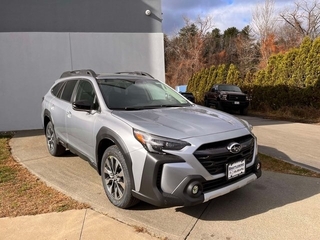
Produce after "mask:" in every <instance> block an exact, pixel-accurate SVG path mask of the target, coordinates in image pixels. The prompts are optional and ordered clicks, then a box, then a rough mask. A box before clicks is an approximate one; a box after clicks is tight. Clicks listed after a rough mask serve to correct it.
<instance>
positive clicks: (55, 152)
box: [46, 121, 66, 156]
mask: <svg viewBox="0 0 320 240" xmlns="http://www.w3.org/2000/svg"><path fill="white" fill-rule="evenodd" d="M46 139H47V148H48V151H49V153H50V154H51V155H52V156H60V155H62V154H63V153H64V152H65V151H66V149H65V147H64V146H62V145H61V144H59V143H58V139H57V137H56V133H55V131H54V126H53V123H52V122H51V121H50V122H48V124H47V126H46Z"/></svg>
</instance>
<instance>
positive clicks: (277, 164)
mask: <svg viewBox="0 0 320 240" xmlns="http://www.w3.org/2000/svg"><path fill="white" fill-rule="evenodd" d="M259 159H260V161H261V163H262V170H267V171H272V172H279V173H287V174H294V175H300V176H307V177H317V178H320V174H319V173H316V172H313V171H311V170H308V169H305V168H302V167H299V166H296V165H293V164H291V163H287V162H284V161H282V160H278V159H275V158H272V157H269V156H267V155H264V154H262V153H259Z"/></svg>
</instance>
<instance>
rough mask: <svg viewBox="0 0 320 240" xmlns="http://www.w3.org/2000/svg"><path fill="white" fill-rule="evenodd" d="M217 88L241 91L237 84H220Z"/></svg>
mask: <svg viewBox="0 0 320 240" xmlns="http://www.w3.org/2000/svg"><path fill="white" fill-rule="evenodd" d="M218 90H219V91H228V92H241V89H240V88H239V87H238V86H234V85H220V86H218Z"/></svg>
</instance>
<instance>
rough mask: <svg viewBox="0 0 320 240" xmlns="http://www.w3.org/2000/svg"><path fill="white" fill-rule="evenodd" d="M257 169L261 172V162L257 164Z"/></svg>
mask: <svg viewBox="0 0 320 240" xmlns="http://www.w3.org/2000/svg"><path fill="white" fill-rule="evenodd" d="M256 168H257V170H259V169H260V168H261V164H260V163H259V162H258V163H257V167H256Z"/></svg>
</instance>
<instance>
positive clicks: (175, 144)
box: [133, 129, 190, 154]
mask: <svg viewBox="0 0 320 240" xmlns="http://www.w3.org/2000/svg"><path fill="white" fill-rule="evenodd" d="M133 134H134V136H135V138H136V139H137V140H138V141H139V142H140V143H141V144H142V146H143V147H144V148H145V149H146V150H147V151H148V152H152V153H162V154H164V153H165V152H163V150H173V151H178V150H181V149H182V148H184V147H185V146H190V143H188V142H184V141H180V140H176V139H171V138H164V137H159V136H155V135H151V134H149V133H146V132H142V131H139V130H135V129H134V130H133Z"/></svg>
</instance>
